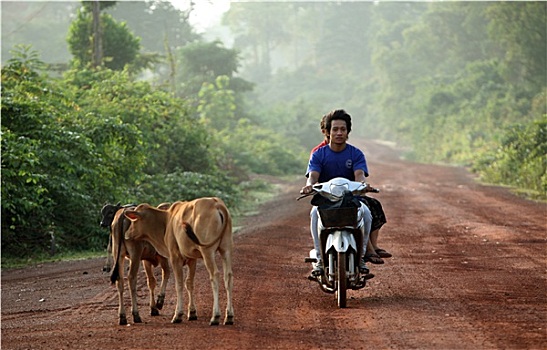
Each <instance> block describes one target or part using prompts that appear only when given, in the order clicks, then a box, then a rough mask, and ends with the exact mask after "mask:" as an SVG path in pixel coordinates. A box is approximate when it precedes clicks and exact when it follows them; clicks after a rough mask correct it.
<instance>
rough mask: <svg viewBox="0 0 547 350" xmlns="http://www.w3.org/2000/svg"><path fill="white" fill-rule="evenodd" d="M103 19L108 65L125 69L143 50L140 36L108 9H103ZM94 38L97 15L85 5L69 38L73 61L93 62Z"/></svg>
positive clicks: (81, 64)
mask: <svg viewBox="0 0 547 350" xmlns="http://www.w3.org/2000/svg"><path fill="white" fill-rule="evenodd" d="M100 20H101V29H102V34H103V38H102V39H103V40H102V44H103V48H102V49H103V60H104V66H105V67H107V68H110V69H114V70H122V69H123V68H124V67H125V66H126V65H128V64H131V63H134V62H135V60H136V58H137V56H138V53H139V50H140V44H139V39H138V38H137V37H135V36H134V35H133V34H131V32H130V31H129V29H128V28H127V25H126V24H125V23H118V22H116V21H115V20H114V19H113V18H112V16H111V15H109V14H107V13H102V14H101V16H100ZM92 38H93V16H92V12H89V10H88V9H87V7H86V6H84V7H82V8H81V9H79V10H78V13H77V18H76V20H75V21H74V22H72V24H71V26H70V29H69V34H68V38H67V41H68V45H69V49H70V52H71V53H72V55H73V56H74V60H73V64H75V65H76V66H80V67H85V66H86V65H88V64H91V63H92V62H93V53H94V51H93V39H92ZM137 68H142V67H137Z"/></svg>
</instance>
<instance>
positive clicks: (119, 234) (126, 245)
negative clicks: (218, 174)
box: [110, 203, 170, 325]
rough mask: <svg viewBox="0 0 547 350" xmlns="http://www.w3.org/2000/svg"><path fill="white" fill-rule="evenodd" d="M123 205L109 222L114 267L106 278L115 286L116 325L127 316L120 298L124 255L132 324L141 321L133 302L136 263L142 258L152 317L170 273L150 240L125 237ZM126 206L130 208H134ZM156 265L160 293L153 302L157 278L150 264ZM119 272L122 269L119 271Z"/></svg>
mask: <svg viewBox="0 0 547 350" xmlns="http://www.w3.org/2000/svg"><path fill="white" fill-rule="evenodd" d="M159 207H160V208H168V207H169V204H165V203H164V204H160V206H159ZM126 208H127V207H124V208H122V209H119V210H118V211H117V212H116V214H115V216H114V220H113V221H112V225H111V235H112V256H113V258H114V268H113V270H112V274H111V275H110V281H111V282H112V283H116V287H117V289H118V302H119V307H118V316H119V324H120V325H126V324H127V316H126V312H125V305H124V301H123V291H124V283H123V271H124V261H125V258H126V257H127V258H129V274H128V276H127V280H128V284H129V296H130V297H131V314H132V315H133V322H135V323H141V322H142V320H141V317H140V315H139V310H138V305H137V274H138V272H139V262H140V261H141V260H142V266H143V268H144V271H145V273H146V277H147V283H148V289H149V290H150V315H152V316H157V315H159V310H161V309H162V307H163V303H164V300H165V290H166V289H167V281H168V280H169V275H170V271H169V261H168V259H167V258H166V257H164V256H161V255H160V254H158V252H157V251H156V249H154V247H153V246H152V245H151V244H150V243H148V242H146V241H143V240H126V239H125V232H126V231H127V229H128V228H129V227H130V226H131V221H130V220H128V219H127V218H126V217H125V216H124V215H123V211H124V209H126ZM129 208H132V209H134V208H135V207H134V206H133V207H129ZM158 264H159V265H160V267H161V270H162V279H161V285H160V292H159V294H158V299H157V301H156V300H155V296H154V291H155V289H156V283H157V281H156V277H155V276H154V267H155V266H158ZM120 271H122V272H121V273H120Z"/></svg>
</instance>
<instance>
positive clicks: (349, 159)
mask: <svg viewBox="0 0 547 350" xmlns="http://www.w3.org/2000/svg"><path fill="white" fill-rule="evenodd" d="M358 169H362V170H363V171H364V172H365V176H368V167H367V160H366V159H365V155H364V154H363V152H361V150H360V149H358V148H357V147H354V146H352V145H350V144H346V148H345V149H344V150H343V151H341V152H334V151H333V150H331V148H330V147H329V146H328V145H327V146H324V147H321V148H319V149H318V150H317V151H315V152H314V153H313V154H312V156H311V158H310V161H309V163H308V170H307V171H306V177H307V176H309V174H310V172H311V171H317V172H318V173H319V182H326V181H329V180H330V179H333V178H335V177H343V178H346V179H348V180H351V181H355V171H356V170H358Z"/></svg>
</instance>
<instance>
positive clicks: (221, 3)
mask: <svg viewBox="0 0 547 350" xmlns="http://www.w3.org/2000/svg"><path fill="white" fill-rule="evenodd" d="M170 1H171V3H172V4H173V6H174V7H175V8H178V9H181V10H184V9H187V8H188V6H189V3H190V0H170ZM229 8H230V0H194V11H193V12H192V15H191V16H190V23H191V24H192V25H194V26H195V27H196V28H197V29H198V30H203V29H206V28H207V27H210V26H211V25H212V24H215V23H217V22H219V21H220V17H221V16H222V14H223V13H224V12H226V11H228V9H229Z"/></svg>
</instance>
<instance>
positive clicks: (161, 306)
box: [156, 294, 165, 310]
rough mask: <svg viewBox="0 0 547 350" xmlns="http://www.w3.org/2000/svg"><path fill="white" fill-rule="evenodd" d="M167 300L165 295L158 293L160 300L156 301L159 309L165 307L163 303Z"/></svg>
mask: <svg viewBox="0 0 547 350" xmlns="http://www.w3.org/2000/svg"><path fill="white" fill-rule="evenodd" d="M164 301H165V295H161V294H160V295H158V300H157V301H156V307H157V308H158V310H161V309H162V308H163V303H164Z"/></svg>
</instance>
